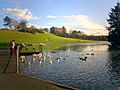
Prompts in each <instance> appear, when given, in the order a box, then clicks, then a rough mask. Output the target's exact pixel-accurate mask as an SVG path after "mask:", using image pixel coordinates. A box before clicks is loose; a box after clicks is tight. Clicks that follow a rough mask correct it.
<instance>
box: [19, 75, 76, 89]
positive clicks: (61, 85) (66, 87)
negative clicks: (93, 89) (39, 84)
mask: <svg viewBox="0 0 120 90" xmlns="http://www.w3.org/2000/svg"><path fill="white" fill-rule="evenodd" d="M18 75H20V76H23V77H25V78H31V79H34V80H37V81H39V80H40V81H43V82H46V83H49V84H52V85H55V86H57V87H60V88H63V89H69V90H78V89H77V88H73V87H69V86H66V85H63V84H59V83H55V82H53V81H50V80H43V79H37V78H35V77H33V76H28V75H23V74H20V73H19V74H18Z"/></svg>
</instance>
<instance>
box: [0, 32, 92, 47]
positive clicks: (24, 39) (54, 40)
mask: <svg viewBox="0 0 120 90" xmlns="http://www.w3.org/2000/svg"><path fill="white" fill-rule="evenodd" d="M11 40H15V41H16V42H18V41H19V40H20V41H21V43H25V44H32V43H39V42H40V43H45V44H46V45H53V44H58V43H73V42H92V41H90V40H80V39H72V38H64V37H59V36H56V35H53V34H50V33H47V32H46V33H44V34H42V33H41V34H40V33H36V34H31V33H25V32H19V31H13V30H0V47H6V46H7V45H8V43H9V42H10V41H11Z"/></svg>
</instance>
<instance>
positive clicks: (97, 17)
mask: <svg viewBox="0 0 120 90" xmlns="http://www.w3.org/2000/svg"><path fill="white" fill-rule="evenodd" d="M117 2H118V0H0V27H3V26H2V25H3V18H4V17H5V16H6V15H8V16H9V17H11V18H15V19H17V20H20V19H25V20H27V21H28V22H29V24H30V25H34V26H36V27H48V28H50V27H52V26H56V27H62V26H64V27H66V28H67V30H80V31H83V32H85V33H86V34H92V35H101V34H102V35H104V34H107V30H106V29H105V26H106V25H107V22H106V19H107V18H108V13H109V11H110V9H111V8H112V7H114V6H115V5H116V3H117Z"/></svg>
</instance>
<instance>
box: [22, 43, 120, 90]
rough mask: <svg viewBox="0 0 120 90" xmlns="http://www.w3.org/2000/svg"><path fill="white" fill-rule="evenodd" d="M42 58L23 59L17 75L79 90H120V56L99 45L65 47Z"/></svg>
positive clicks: (104, 45) (46, 52)
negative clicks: (23, 61)
mask: <svg viewBox="0 0 120 90" xmlns="http://www.w3.org/2000/svg"><path fill="white" fill-rule="evenodd" d="M43 54H44V58H43V59H42V60H40V58H38V57H36V58H33V56H26V58H25V59H26V61H25V63H22V62H21V64H20V67H21V73H22V74H25V75H29V76H33V77H35V78H38V79H43V80H50V81H53V82H55V83H60V84H63V85H66V86H69V87H73V88H77V89H80V90H120V55H119V54H120V52H119V51H117V50H109V49H108V45H107V44H105V43H103V42H102V43H84V44H68V45H66V46H65V47H62V48H59V49H58V50H50V51H44V53H43ZM85 57H86V59H84V58H85Z"/></svg>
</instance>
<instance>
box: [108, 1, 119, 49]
mask: <svg viewBox="0 0 120 90" xmlns="http://www.w3.org/2000/svg"><path fill="white" fill-rule="evenodd" d="M107 21H108V23H109V27H107V29H108V31H109V36H108V41H109V42H110V44H111V46H112V47H118V46H119V45H120V3H119V2H118V3H117V5H116V6H114V7H113V8H111V12H109V18H108V19H107Z"/></svg>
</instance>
